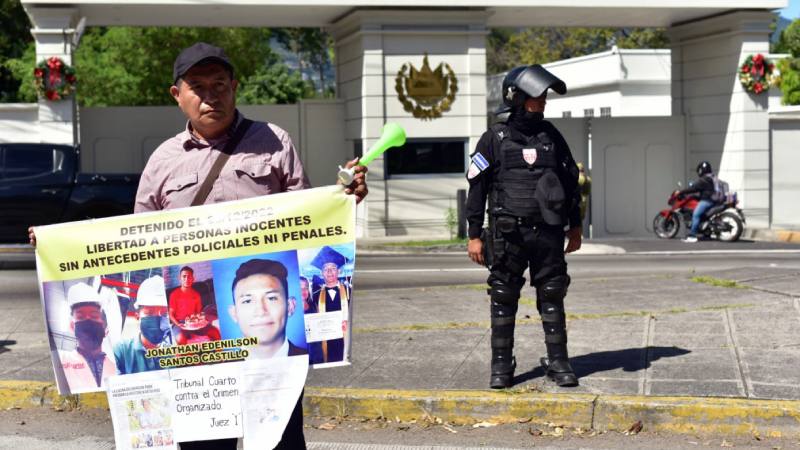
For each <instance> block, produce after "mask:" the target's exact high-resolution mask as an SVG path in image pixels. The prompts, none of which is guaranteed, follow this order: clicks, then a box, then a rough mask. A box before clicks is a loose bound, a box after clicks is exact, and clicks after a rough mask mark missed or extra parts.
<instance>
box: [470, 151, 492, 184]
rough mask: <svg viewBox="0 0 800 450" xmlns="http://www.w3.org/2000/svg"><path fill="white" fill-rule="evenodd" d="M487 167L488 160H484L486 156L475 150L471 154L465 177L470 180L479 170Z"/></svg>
mask: <svg viewBox="0 0 800 450" xmlns="http://www.w3.org/2000/svg"><path fill="white" fill-rule="evenodd" d="M487 167H489V162H488V161H486V158H484V157H483V155H481V154H480V152H475V154H474V155H472V158H471V160H470V163H469V171H468V172H467V179H468V180H471V179H473V178H475V177H477V176H478V175H479V174H480V173H481V172H483V171H484V170H486V168H487Z"/></svg>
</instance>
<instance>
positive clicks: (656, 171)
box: [591, 117, 685, 237]
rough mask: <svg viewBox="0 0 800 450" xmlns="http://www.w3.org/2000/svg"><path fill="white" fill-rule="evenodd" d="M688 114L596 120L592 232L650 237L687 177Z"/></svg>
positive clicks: (593, 139)
mask: <svg viewBox="0 0 800 450" xmlns="http://www.w3.org/2000/svg"><path fill="white" fill-rule="evenodd" d="M684 148H685V145H684V123H683V118H682V117H636V118H634V117H626V118H613V117H612V118H603V119H593V120H592V173H591V175H592V205H591V206H592V236H593V237H635V236H641V237H645V236H647V237H650V236H652V235H653V227H652V223H653V218H654V217H655V215H656V213H657V212H658V211H659V210H661V209H663V208H666V207H667V199H668V197H669V194H670V193H671V192H672V191H673V190H675V189H676V187H677V186H676V182H678V181H683V179H684V177H683V168H684Z"/></svg>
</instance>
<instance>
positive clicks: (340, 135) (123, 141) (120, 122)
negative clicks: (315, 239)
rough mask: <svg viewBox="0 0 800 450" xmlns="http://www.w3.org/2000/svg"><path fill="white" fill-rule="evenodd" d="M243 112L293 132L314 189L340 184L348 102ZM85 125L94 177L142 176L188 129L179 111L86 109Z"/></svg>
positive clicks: (87, 161)
mask: <svg viewBox="0 0 800 450" xmlns="http://www.w3.org/2000/svg"><path fill="white" fill-rule="evenodd" d="M239 109H240V111H241V112H242V113H243V114H244V115H245V116H246V117H248V118H250V119H253V120H259V121H267V122H272V123H275V124H276V125H278V126H280V127H281V128H283V129H285V130H286V131H287V132H288V133H289V135H290V136H291V137H292V141H293V142H294V144H295V147H296V148H297V150H298V151H299V152H300V158H301V159H302V161H303V165H304V166H305V168H306V171H307V173H308V175H309V179H310V180H311V183H312V185H315V186H320V185H325V184H332V183H334V182H335V181H336V172H337V170H338V169H337V165H338V164H342V163H343V162H344V161H345V160H346V159H347V158H348V156H349V149H348V148H347V146H346V143H345V139H344V127H343V126H342V117H343V116H344V104H343V102H341V101H338V100H330V101H319V100H312V101H301V102H300V103H299V104H294V105H258V106H251V105H245V106H240V107H239ZM80 120H81V122H80V136H81V164H82V166H83V170H84V171H91V172H111V173H115V172H116V173H125V172H140V171H141V170H142V169H143V168H144V165H145V163H146V162H147V159H148V158H149V157H150V155H151V154H152V153H153V151H154V150H155V149H156V147H158V145H159V144H161V142H163V141H164V140H165V139H167V138H169V137H171V136H174V135H176V134H178V133H179V132H180V131H181V130H183V129H184V127H185V126H186V119H185V118H184V116H183V114H182V113H181V111H180V110H179V109H178V108H177V107H175V106H155V107H150V106H148V107H111V108H82V109H81V111H80Z"/></svg>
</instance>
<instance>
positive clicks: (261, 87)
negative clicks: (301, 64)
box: [236, 64, 314, 105]
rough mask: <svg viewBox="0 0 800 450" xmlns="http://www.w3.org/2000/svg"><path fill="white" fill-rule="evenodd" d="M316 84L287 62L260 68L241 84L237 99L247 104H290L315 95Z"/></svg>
mask: <svg viewBox="0 0 800 450" xmlns="http://www.w3.org/2000/svg"><path fill="white" fill-rule="evenodd" d="M313 96H314V86H313V85H311V84H310V83H309V82H307V81H305V80H303V77H302V76H301V75H300V73H298V72H295V71H290V70H289V68H288V67H286V65H285V64H271V65H267V66H263V67H261V68H259V69H258V70H257V71H256V73H254V74H253V75H251V76H249V77H248V78H247V79H246V80H244V81H243V82H242V83H241V84H240V85H239V92H238V94H237V96H236V97H237V101H238V102H239V103H241V104H245V105H260V104H272V103H278V104H288V103H296V102H297V101H299V100H300V99H303V98H307V97H313Z"/></svg>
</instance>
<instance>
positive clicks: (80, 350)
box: [36, 186, 355, 448]
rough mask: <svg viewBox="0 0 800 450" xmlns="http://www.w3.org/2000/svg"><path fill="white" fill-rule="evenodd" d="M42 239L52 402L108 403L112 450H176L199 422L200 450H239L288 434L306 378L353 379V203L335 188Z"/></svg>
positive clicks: (42, 232)
mask: <svg viewBox="0 0 800 450" xmlns="http://www.w3.org/2000/svg"><path fill="white" fill-rule="evenodd" d="M36 236H37V248H36V258H37V271H38V276H39V282H40V293H41V300H42V306H43V308H44V312H45V320H46V325H47V330H48V335H49V341H50V347H51V354H52V362H53V369H54V373H55V378H56V381H57V385H58V389H59V392H60V393H62V394H78V393H85V392H96V391H105V390H107V389H108V393H109V405H110V407H111V411H112V417H113V418H114V425H115V432H117V446H118V447H119V448H144V447H147V448H176V445H177V443H178V442H182V441H185V440H197V439H198V436H197V434H198V427H196V426H195V427H194V428H192V427H191V423H202V422H195V421H196V420H198V419H201V418H202V419H203V420H207V421H208V423H209V427H208V430H207V431H208V432H206V433H201V434H205V436H204V437H200V438H199V439H216V438H224V437H235V436H243V435H244V436H245V446H246V447H247V446H248V445H247V441H248V435H247V434H246V433H245V431H247V430H249V431H250V433H251V435H254V436H255V435H259V434H260V433H263V432H265V431H264V430H271V429H272V428H274V426H275V425H276V424H278V425H280V424H281V423H282V422H284V419H285V420H287V421H288V416H289V414H290V413H291V411H292V409H293V408H294V404H295V402H296V401H297V399H298V398H299V395H300V392H301V391H302V387H303V385H304V383H305V378H306V373H307V369H308V366H309V365H311V366H313V367H317V368H320V367H333V366H340V365H346V364H349V359H350V358H349V354H350V335H351V328H352V317H351V311H352V301H353V297H352V294H353V292H352V276H353V271H354V268H355V201H354V199H353V197H352V196H348V195H345V194H344V193H343V191H342V188H341V187H339V186H329V187H323V188H317V189H309V190H304V191H297V192H289V193H283V194H277V195H270V196H265V197H259V198H253V199H247V200H240V201H234V202H226V203H220V204H214V205H205V206H200V207H193V208H183V209H176V210H168V211H159V212H153V213H144V214H135V215H128V216H118V217H111V218H107V219H99V220H89V221H83V222H71V223H64V224H57V225H50V226H44V227H37V228H36ZM289 375H291V376H289ZM245 393H246V394H245ZM256 398H258V399H260V400H265V399H266V400H269V402H268V404H267V410H269V411H271V412H269V411H267V412H265V410H264V406H265V404H263V403H261V402H257V403H256V402H253V400H254V399H256ZM270 402H273V403H274V402H279V403H281V402H282V403H281V404H278V403H275V404H269V403H270ZM247 407H250V409H247ZM247 411H250V414H251V415H252V414H255V415H256V416H258V417H260V422H259V421H256V422H257V423H253V422H252V420H250V421H248V420H249V419H253V417H248V413H247ZM123 419H124V420H123ZM258 424H261V426H257V425H258ZM265 424H269V425H270V426H267V425H265ZM248 425H249V426H248ZM285 425H286V424H285V423H283V426H284V427H285ZM271 427H272V428H271ZM259 430H261V431H259ZM280 431H282V428H281V430H280ZM277 434H278V438H279V437H280V433H277ZM276 442H277V441H276ZM262 444H263V442H262Z"/></svg>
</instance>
